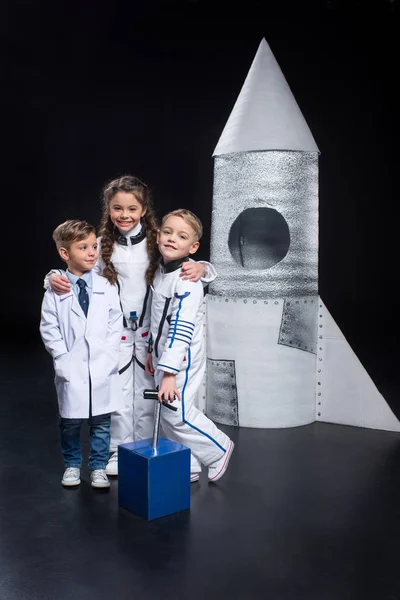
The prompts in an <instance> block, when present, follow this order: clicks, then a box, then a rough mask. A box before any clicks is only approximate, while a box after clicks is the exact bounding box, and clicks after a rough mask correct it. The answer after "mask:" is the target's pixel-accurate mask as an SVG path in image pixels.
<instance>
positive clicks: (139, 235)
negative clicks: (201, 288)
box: [45, 175, 216, 475]
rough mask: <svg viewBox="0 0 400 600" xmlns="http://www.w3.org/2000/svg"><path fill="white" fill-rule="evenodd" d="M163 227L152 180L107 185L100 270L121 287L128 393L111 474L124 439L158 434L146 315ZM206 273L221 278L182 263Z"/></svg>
mask: <svg viewBox="0 0 400 600" xmlns="http://www.w3.org/2000/svg"><path fill="white" fill-rule="evenodd" d="M157 229H158V224H157V221H156V217H155V214H154V209H153V204H152V199H151V195H150V190H149V188H148V187H147V185H146V184H144V183H143V182H142V181H140V180H139V179H138V178H137V177H133V176H131V175H125V176H123V177H119V178H117V179H114V180H112V181H110V182H109V183H107V184H106V185H105V187H104V188H103V216H102V220H101V224H100V237H99V239H98V243H99V248H100V250H99V260H98V262H97V265H96V267H95V269H94V270H95V271H97V272H98V273H99V274H101V275H103V276H104V277H106V278H107V279H108V281H109V282H110V283H112V284H116V286H117V287H118V292H119V297H120V303H121V309H122V312H123V315H124V332H123V335H122V339H121V345H120V362H119V373H120V381H121V385H122V390H123V394H124V398H125V406H124V408H123V409H122V410H120V411H118V412H115V413H112V415H111V442H110V452H111V457H110V460H109V461H108V464H107V468H106V473H107V474H108V475H118V454H117V449H118V445H119V444H125V443H128V442H131V441H133V440H134V439H135V440H140V439H145V438H149V437H151V436H152V430H153V414H154V405H153V403H152V402H149V400H144V399H143V390H144V389H145V388H152V387H154V379H153V378H152V377H151V375H149V374H148V373H146V372H145V368H144V365H145V361H146V356H147V345H146V342H147V338H148V330H146V329H145V328H144V327H143V317H144V314H145V310H146V304H147V301H148V297H149V289H150V287H149V286H150V283H151V278H152V272H151V271H152V269H149V271H148V272H147V270H148V267H149V265H150V264H154V263H155V260H156V257H157V256H159V252H158V248H157ZM204 275H206V276H207V278H204V279H203V280H202V281H203V282H204V283H205V284H207V283H209V282H210V281H213V279H215V276H216V273H215V270H214V267H213V266H212V265H211V264H210V263H202V262H194V261H190V262H189V261H188V262H185V263H184V264H183V265H182V273H181V276H182V279H188V280H191V281H198V280H199V279H200V278H201V277H203V276H204ZM48 286H50V287H51V288H52V289H53V290H54V291H55V292H56V293H58V294H65V293H67V292H69V290H70V288H69V280H68V279H67V278H66V277H65V276H64V275H63V274H62V272H60V271H51V272H50V273H49V274H48V275H47V276H46V279H45V287H48ZM132 364H133V365H134V366H132Z"/></svg>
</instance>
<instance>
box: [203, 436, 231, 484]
mask: <svg viewBox="0 0 400 600" xmlns="http://www.w3.org/2000/svg"><path fill="white" fill-rule="evenodd" d="M234 447H235V444H234V443H233V442H232V440H231V441H230V442H229V446H228V449H227V451H226V452H225V453H224V455H223V456H222V457H221V458H220V459H219V460H216V461H215V462H213V463H212V464H211V465H210V466H209V467H208V481H210V482H214V481H218V479H221V477H222V475H223V474H224V473H225V471H226V469H227V468H228V464H229V459H230V458H231V456H232V452H233V449H234Z"/></svg>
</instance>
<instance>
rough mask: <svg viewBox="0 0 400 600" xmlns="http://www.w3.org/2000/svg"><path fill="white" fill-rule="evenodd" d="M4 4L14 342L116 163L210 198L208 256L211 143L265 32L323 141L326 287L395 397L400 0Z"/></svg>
mask: <svg viewBox="0 0 400 600" xmlns="http://www.w3.org/2000/svg"><path fill="white" fill-rule="evenodd" d="M0 11H1V19H0V30H1V41H2V46H3V49H2V52H1V59H0V60H1V73H2V86H1V96H2V106H3V110H2V117H3V121H4V122H3V125H2V132H3V133H2V147H3V152H2V156H3V158H2V166H3V169H4V171H3V176H2V184H3V185H2V195H1V199H2V206H3V220H2V225H3V235H2V236H1V238H2V240H3V241H4V248H3V252H2V281H3V294H2V303H3V309H2V314H3V325H2V332H3V337H4V340H5V341H6V343H10V342H11V341H15V340H17V343H20V342H21V341H22V343H24V344H25V345H26V344H29V343H30V342H32V343H35V344H36V343H38V341H39V342H40V338H39V335H38V323H39V318H40V303H41V299H42V296H43V277H44V275H45V273H46V272H47V271H48V270H49V269H50V268H51V267H57V266H61V265H62V263H61V261H60V259H59V258H58V256H57V254H56V251H55V248H54V246H53V242H52V239H51V233H52V231H53V229H54V227H55V226H56V225H57V224H59V223H60V222H61V221H63V220H65V219H67V218H82V219H87V220H88V221H90V222H92V223H93V224H95V225H97V224H98V223H99V220H100V216H101V211H100V191H101V188H102V186H103V184H104V183H105V182H106V181H107V180H108V179H110V178H113V177H116V176H118V175H121V174H124V173H132V174H135V175H137V176H139V177H141V178H142V179H143V180H145V181H146V182H147V183H148V184H149V185H150V187H151V188H152V191H153V195H154V200H155V203H156V206H157V209H158V215H159V216H162V214H163V213H164V212H166V211H167V210H170V209H173V208H177V207H181V206H184V207H186V208H190V209H191V210H193V211H194V212H196V213H197V214H198V215H199V217H200V218H201V219H202V221H203V223H204V226H205V236H204V239H203V243H202V246H201V249H200V250H199V252H198V255H197V256H198V258H203V259H207V258H208V257H209V232H210V221H211V203H212V184H213V159H212V153H213V150H214V148H215V146H216V144H217V142H218V139H219V136H220V135H221V133H222V130H223V128H224V125H225V123H226V121H227V119H228V117H229V114H230V112H231V110H232V108H233V105H234V103H235V101H236V98H237V96H238V94H239V92H240V89H241V86H242V85H243V82H244V80H245V77H246V75H247V73H248V70H249V68H250V65H251V62H252V60H253V58H254V56H255V54H256V52H257V49H258V46H259V43H260V41H261V40H262V38H263V37H265V39H266V41H267V42H268V44H269V45H270V47H271V50H272V52H273V53H274V55H275V57H276V59H277V62H278V64H279V66H280V68H281V69H282V71H283V73H284V75H285V77H286V79H287V81H288V83H289V86H290V87H291V90H292V92H293V94H294V96H295V98H296V101H297V102H298V104H299V107H300V109H301V111H302V112H303V115H304V117H305V119H306V121H307V123H308V125H309V127H310V129H311V132H312V134H313V136H314V138H315V140H316V143H317V145H318V147H319V149H320V151H321V156H320V262H319V265H320V279H319V284H320V295H321V297H322V299H323V301H324V302H325V304H326V305H327V307H328V309H329V311H330V312H331V313H332V315H333V317H334V319H335V320H336V322H337V323H338V325H339V326H340V328H341V329H342V331H343V333H344V335H345V336H346V338H347V339H348V340H349V342H350V343H351V345H352V347H353V349H354V350H355V351H356V353H357V354H358V356H359V357H360V359H361V361H362V362H363V364H364V365H365V366H366V368H367V370H368V371H369V373H370V374H371V376H372V377H373V379H374V381H375V382H376V383H377V385H378V387H379V389H380V390H381V391H382V393H384V395H385V397H386V398H387V399H388V400H389V401H390V403H391V404H392V406H393V405H395V404H396V398H397V397H398V388H399V384H398V376H397V372H396V371H397V370H398V369H397V336H398V331H399V328H398V316H397V313H398V299H397V296H398V293H397V279H398V263H397V239H398V217H397V204H398V194H397V193H396V192H397V186H396V184H397V172H398V165H397V160H396V158H397V157H396V155H395V149H396V147H397V144H396V142H397V137H395V126H397V110H398V109H397V106H398V101H399V98H398V92H397V80H398V73H399V63H398V39H399V32H400V29H399V17H398V3H397V0H392V1H389V0H388V1H386V0H381V1H379V0H376V1H375V2H355V1H354V2H353V1H351V0H349V1H348V2H339V1H333V0H332V1H317V0H315V1H310V2H301V1H299V2H293V1H291V0H290V1H287V2H284V1H282V2H279V3H278V2H257V1H254V0H249V1H248V2H239V3H238V4H237V6H236V7H233V6H232V3H228V2H224V1H221V2H218V0H215V1H214V2H207V1H195V0H193V1H186V2H185V1H180V2H144V1H143V2H118V1H114V2H102V1H98V0H81V1H80V2H58V1H55V2H53V3H51V4H50V3H44V2H28V1H26V0H20V1H18V0H16V1H14V2H5V3H3V4H2V7H1V9H0ZM396 386H397V391H396ZM399 404H400V400H399Z"/></svg>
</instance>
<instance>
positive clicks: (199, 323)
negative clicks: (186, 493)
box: [146, 209, 234, 482]
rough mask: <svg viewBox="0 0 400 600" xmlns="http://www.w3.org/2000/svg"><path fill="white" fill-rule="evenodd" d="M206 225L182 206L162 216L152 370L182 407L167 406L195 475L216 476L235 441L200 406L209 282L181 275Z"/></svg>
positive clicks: (169, 431) (164, 415) (169, 424)
mask: <svg viewBox="0 0 400 600" xmlns="http://www.w3.org/2000/svg"><path fill="white" fill-rule="evenodd" d="M201 235H202V225H201V222H200V221H199V219H198V218H197V217H196V216H195V215H194V214H193V213H191V212H190V211H188V210H184V209H179V210H175V211H173V212H171V213H169V214H167V215H166V216H165V217H164V219H163V220H162V224H161V228H160V230H159V232H158V236H157V242H158V248H159V250H160V253H161V256H162V259H161V263H160V265H159V267H158V269H157V271H156V273H155V276H154V280H153V285H152V298H151V307H150V313H151V314H150V315H149V314H148V312H147V314H146V317H147V318H149V317H150V332H151V337H150V343H149V354H148V357H147V359H146V372H148V373H149V374H152V375H154V378H155V382H156V385H157V387H158V388H159V391H158V397H159V400H160V401H161V399H162V398H164V400H166V401H168V402H171V403H173V405H174V406H176V407H177V409H178V410H177V411H176V412H174V411H169V410H165V411H161V423H162V427H163V431H164V433H165V435H166V437H168V438H169V439H172V440H174V441H177V442H180V443H181V444H183V445H185V446H187V447H188V448H190V450H191V455H192V458H191V481H197V480H198V479H199V475H200V471H201V465H202V464H203V465H205V466H207V467H208V479H209V481H210V482H215V481H217V480H218V479H220V478H221V477H222V475H223V474H224V473H225V471H226V469H227V466H228V463H229V459H230V457H231V454H232V451H233V448H234V443H233V442H232V440H230V439H229V438H228V436H227V435H226V434H225V433H223V432H222V431H220V430H219V429H218V428H217V427H216V425H215V424H214V423H213V422H212V421H211V420H210V419H209V418H208V417H207V416H206V415H205V414H203V413H202V412H201V411H200V410H198V409H197V408H196V406H195V399H196V394H197V392H198V390H199V387H200V385H201V383H202V379H203V375H204V370H205V344H204V335H203V298H204V292H203V285H202V283H201V282H200V281H197V282H192V281H183V280H182V278H180V277H179V273H180V269H181V266H182V263H183V262H184V261H187V260H189V256H190V255H191V254H194V253H195V252H196V250H197V249H198V247H199V239H200V238H201Z"/></svg>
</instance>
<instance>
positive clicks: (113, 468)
mask: <svg viewBox="0 0 400 600" xmlns="http://www.w3.org/2000/svg"><path fill="white" fill-rule="evenodd" d="M106 473H107V475H112V476H114V477H116V476H117V475H118V450H116V452H113V454H111V456H110V458H109V461H108V463H107V466H106Z"/></svg>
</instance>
